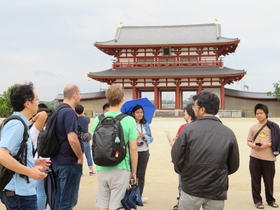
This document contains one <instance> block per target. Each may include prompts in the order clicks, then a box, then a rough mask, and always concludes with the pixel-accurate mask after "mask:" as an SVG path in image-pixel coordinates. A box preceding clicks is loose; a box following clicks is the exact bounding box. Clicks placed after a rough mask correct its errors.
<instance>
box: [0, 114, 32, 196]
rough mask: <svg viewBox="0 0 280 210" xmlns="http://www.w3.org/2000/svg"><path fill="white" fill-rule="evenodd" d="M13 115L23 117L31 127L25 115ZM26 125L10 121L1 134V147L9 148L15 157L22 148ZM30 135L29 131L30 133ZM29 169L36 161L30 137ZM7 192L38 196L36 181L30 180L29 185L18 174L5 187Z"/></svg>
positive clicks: (28, 149)
mask: <svg viewBox="0 0 280 210" xmlns="http://www.w3.org/2000/svg"><path fill="white" fill-rule="evenodd" d="M13 115H17V116H19V117H21V118H22V119H23V120H24V122H25V124H26V125H27V126H29V122H28V120H27V119H26V117H25V116H24V115H22V114H21V113H20V112H14V113H13ZM23 132H24V125H23V124H22V123H21V121H19V120H11V121H9V122H8V123H7V124H6V125H5V126H4V127H3V129H2V131H1V133H0V138H1V140H0V147H2V148H7V149H8V150H9V151H10V153H11V155H12V156H15V155H16V154H17V152H18V150H19V148H20V144H21V142H22V140H23ZM28 133H29V131H28ZM27 167H28V168H33V167H34V159H33V154H32V142H31V139H30V135H29V138H28V141H27ZM5 189H6V190H10V191H14V192H15V193H16V194H17V195H20V196H30V195H35V194H36V181H35V180H33V179H31V178H29V183H27V181H26V179H25V178H22V177H20V175H19V174H18V173H15V174H14V176H13V178H12V180H11V181H10V182H9V183H8V185H7V186H6V187H5Z"/></svg>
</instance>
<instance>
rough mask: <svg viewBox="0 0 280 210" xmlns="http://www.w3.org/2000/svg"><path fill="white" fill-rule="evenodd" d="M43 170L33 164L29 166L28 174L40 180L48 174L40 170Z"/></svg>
mask: <svg viewBox="0 0 280 210" xmlns="http://www.w3.org/2000/svg"><path fill="white" fill-rule="evenodd" d="M43 170H44V169H43V167H40V166H35V167H34V168H30V174H29V175H28V176H29V177H30V178H32V179H35V180H42V179H44V178H46V177H47V175H48V174H47V173H44V172H42V171H43Z"/></svg>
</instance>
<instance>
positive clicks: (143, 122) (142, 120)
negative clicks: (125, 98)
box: [131, 105, 147, 124]
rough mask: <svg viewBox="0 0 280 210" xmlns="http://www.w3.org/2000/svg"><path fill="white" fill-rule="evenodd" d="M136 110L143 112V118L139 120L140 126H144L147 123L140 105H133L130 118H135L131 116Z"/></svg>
mask: <svg viewBox="0 0 280 210" xmlns="http://www.w3.org/2000/svg"><path fill="white" fill-rule="evenodd" d="M138 109H142V111H143V117H142V119H141V120H140V124H146V123H147V120H146V119H145V113H144V109H143V107H142V106H141V105H135V106H134V107H133V109H132V111H131V116H132V117H133V118H135V117H134V116H133V114H134V113H135V112H136V111H137V110H138Z"/></svg>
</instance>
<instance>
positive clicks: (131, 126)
mask: <svg viewBox="0 0 280 210" xmlns="http://www.w3.org/2000/svg"><path fill="white" fill-rule="evenodd" d="M119 114H121V112H110V111H109V112H106V113H105V114H104V115H105V116H112V117H116V116H118V115H119ZM98 123H99V119H98V117H96V118H95V119H94V122H93V125H92V133H94V131H95V128H96V126H97V125H98ZM121 125H122V128H123V135H124V140H125V143H128V141H131V140H136V138H137V134H136V122H135V119H134V118H133V117H131V116H127V117H125V118H123V119H122V120H121ZM129 156H130V155H129V149H128V147H126V156H125V158H124V159H123V161H122V162H120V163H119V164H118V165H115V166H99V165H96V170H97V171H106V170H112V169H123V170H127V171H130V157H129Z"/></svg>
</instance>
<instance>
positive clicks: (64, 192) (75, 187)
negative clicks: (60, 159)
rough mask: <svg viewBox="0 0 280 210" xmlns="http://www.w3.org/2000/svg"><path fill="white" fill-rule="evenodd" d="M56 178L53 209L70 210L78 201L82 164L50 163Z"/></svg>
mask: <svg viewBox="0 0 280 210" xmlns="http://www.w3.org/2000/svg"><path fill="white" fill-rule="evenodd" d="M52 169H53V172H54V175H55V180H56V194H55V204H54V210H71V209H73V208H74V206H75V205H76V204H77V202H78V193H79V187H80V180H81V176H82V165H81V164H74V165H57V164H52Z"/></svg>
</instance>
